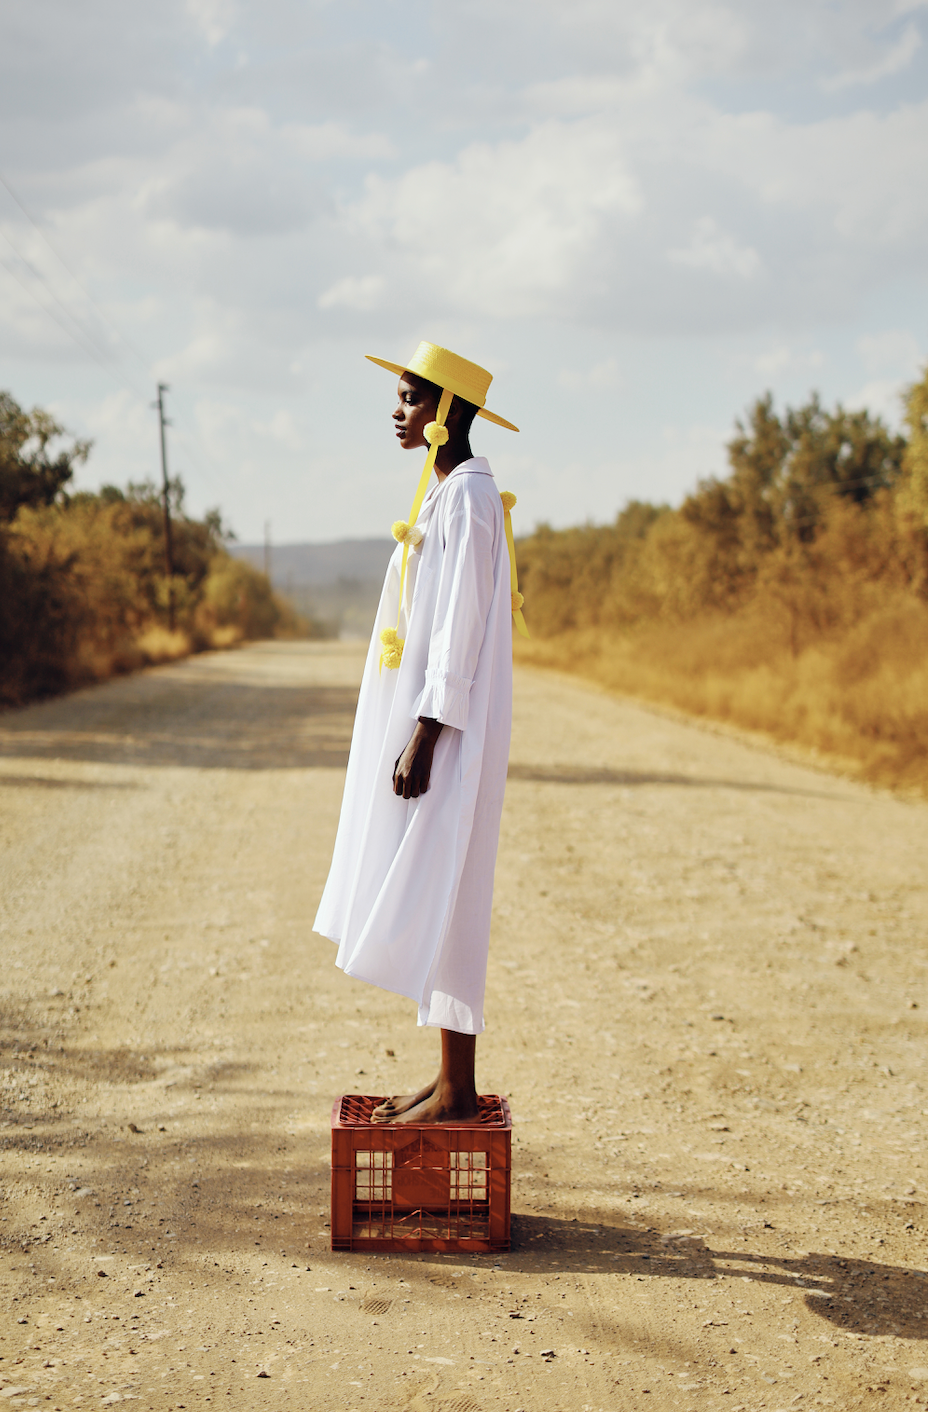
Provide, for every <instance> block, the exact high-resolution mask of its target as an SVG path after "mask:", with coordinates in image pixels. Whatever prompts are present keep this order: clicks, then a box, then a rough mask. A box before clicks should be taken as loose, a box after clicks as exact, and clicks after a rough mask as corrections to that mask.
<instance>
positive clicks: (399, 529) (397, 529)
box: [390, 520, 409, 544]
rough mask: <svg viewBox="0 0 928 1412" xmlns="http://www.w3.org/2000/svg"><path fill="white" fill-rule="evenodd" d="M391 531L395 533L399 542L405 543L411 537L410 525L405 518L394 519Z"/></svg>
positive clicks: (394, 536)
mask: <svg viewBox="0 0 928 1412" xmlns="http://www.w3.org/2000/svg"><path fill="white" fill-rule="evenodd" d="M390 533H391V534H392V535H393V538H394V539H395V540H396V542H397V544H405V543H406V541H407V539H408V538H409V525H407V523H406V521H405V520H394V521H393V524H392V525H391V526H390Z"/></svg>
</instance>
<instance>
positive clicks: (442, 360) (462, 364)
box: [406, 340, 493, 407]
mask: <svg viewBox="0 0 928 1412" xmlns="http://www.w3.org/2000/svg"><path fill="white" fill-rule="evenodd" d="M406 368H407V370H408V371H409V372H411V373H417V374H418V375H419V377H423V378H426V379H428V381H429V382H434V383H437V384H438V386H439V387H444V388H447V389H448V391H449V392H453V393H455V394H456V395H457V396H458V397H463V398H464V401H465V402H473V404H474V405H475V406H476V407H483V406H485V405H486V400H487V392H488V390H489V387H490V383H491V382H492V381H493V374H492V373H488V372H487V370H486V368H481V367H480V364H479V363H471V362H469V361H468V359H467V358H462V357H461V356H460V354H458V353H452V352H451V349H450V348H441V347H439V345H438V344H437V343H427V342H426V341H425V340H423V341H422V342H421V343H420V344H419V347H418V348H417V349H416V351H415V353H414V354H413V355H412V357H411V358H410V360H409V362H408V363H407V364H406Z"/></svg>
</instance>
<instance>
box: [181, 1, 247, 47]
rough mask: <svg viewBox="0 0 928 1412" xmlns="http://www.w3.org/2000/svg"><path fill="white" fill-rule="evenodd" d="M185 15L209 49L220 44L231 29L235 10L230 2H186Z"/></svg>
mask: <svg viewBox="0 0 928 1412" xmlns="http://www.w3.org/2000/svg"><path fill="white" fill-rule="evenodd" d="M186 3H187V13H188V15H189V16H190V18H191V19H192V20H193V22H194V24H195V25H196V26H197V27H198V28H199V30H200V32H201V33H202V35H203V37H204V39H205V40H206V42H207V44H208V45H209V46H210V48H211V49H214V48H215V47H216V45H217V44H221V43H222V41H223V40H224V39H225V38H226V36H227V35H228V33H229V30H230V29H231V28H232V24H233V21H234V17H235V8H234V6H233V5H232V4H231V0H186Z"/></svg>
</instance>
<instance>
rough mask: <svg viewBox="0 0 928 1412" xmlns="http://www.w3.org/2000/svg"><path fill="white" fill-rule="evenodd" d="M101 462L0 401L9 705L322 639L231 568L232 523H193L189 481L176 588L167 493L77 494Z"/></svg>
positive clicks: (252, 577)
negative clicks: (246, 648)
mask: <svg viewBox="0 0 928 1412" xmlns="http://www.w3.org/2000/svg"><path fill="white" fill-rule="evenodd" d="M90 450H91V443H90V442H89V441H83V440H75V439H72V438H69V437H68V435H67V433H66V431H65V428H64V427H63V426H61V425H60V423H58V422H57V421H56V420H55V418H54V417H52V416H51V415H50V414H49V413H48V412H46V411H43V410H42V409H40V408H34V409H33V410H32V411H26V410H24V409H23V408H22V407H21V406H20V405H19V404H18V403H17V402H16V400H15V399H14V398H13V397H12V396H11V394H10V393H8V392H0V703H5V704H8V705H10V704H20V703H22V702H24V701H28V700H33V699H35V698H37V697H42V696H48V695H52V694H54V693H56V692H60V691H63V690H66V689H68V688H70V687H74V686H77V685H80V684H82V683H87V682H92V681H100V680H104V679H105V678H107V677H109V676H111V675H112V674H113V673H115V672H120V671H129V670H132V669H134V668H137V667H140V666H143V665H145V664H146V663H150V662H157V661H165V660H169V659H171V658H176V657H179V656H183V655H185V654H186V653H188V652H191V651H197V650H202V649H204V648H208V647H222V646H229V645H231V644H232V643H234V642H236V641H239V640H241V639H246V638H263V637H272V636H275V635H302V636H305V635H314V634H318V632H319V628H318V625H315V624H312V623H308V622H306V621H305V620H302V619H298V618H297V617H296V615H295V614H294V613H293V611H292V609H290V608H289V607H288V605H286V604H285V603H284V602H282V601H281V600H280V599H279V598H278V597H277V596H276V595H275V594H274V593H273V591H272V589H271V585H270V583H269V582H268V580H267V578H266V577H265V575H264V574H261V573H259V572H258V571H257V570H256V569H255V568H253V567H252V566H251V565H250V564H247V563H245V562H243V561H242V560H239V559H235V558H233V557H232V556H231V555H230V554H229V552H228V547H227V546H228V542H229V539H230V536H229V534H228V532H227V530H226V529H225V528H224V526H223V524H222V519H221V516H220V513H219V511H218V510H214V511H210V512H209V513H207V514H206V515H205V516H204V517H203V518H202V519H200V520H198V519H195V518H193V517H191V516H190V515H188V514H187V513H186V511H185V508H184V487H183V484H182V482H181V481H180V480H179V479H174V480H173V481H172V482H171V484H170V489H169V494H170V504H171V513H172V523H173V539H174V552H173V561H174V573H173V576H172V578H171V579H170V581H169V580H168V577H167V575H166V572H165V553H164V524H163V514H162V503H161V497H160V494H159V492H158V490H157V489H156V487H155V486H154V485H153V484H152V483H151V482H149V481H145V482H142V483H140V484H132V483H130V484H129V485H128V486H127V487H126V488H125V489H122V488H120V487H117V486H113V485H106V486H103V487H102V488H101V489H100V490H99V491H96V492H90V491H74V490H73V489H72V488H71V487H72V482H73V478H74V471H75V468H76V467H77V466H78V465H80V464H81V463H82V462H83V461H85V460H86V459H87V457H88V455H89V454H90ZM169 598H170V599H173V610H174V623H175V628H174V631H173V632H172V631H170V630H169V628H168V626H167V624H168V607H169Z"/></svg>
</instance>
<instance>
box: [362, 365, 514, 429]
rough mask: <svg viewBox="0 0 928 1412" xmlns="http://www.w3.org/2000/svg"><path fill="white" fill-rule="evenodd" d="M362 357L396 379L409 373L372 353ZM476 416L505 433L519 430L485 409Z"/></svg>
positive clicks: (416, 374)
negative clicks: (494, 424)
mask: <svg viewBox="0 0 928 1412" xmlns="http://www.w3.org/2000/svg"><path fill="white" fill-rule="evenodd" d="M364 356H365V358H366V359H367V360H368V362H369V363H376V364H377V366H378V368H386V370H387V372H388V373H396V375H397V377H402V376H403V374H404V373H408V372H409V369H408V368H407V367H405V366H404V365H403V364H402V363H389V362H387V360H386V358H375V357H374V355H373V353H365V355H364ZM420 376H421V374H420V373H413V377H420ZM464 400H466V399H464ZM477 416H478V417H485V418H486V420H487V421H488V422H495V423H496V425H497V426H498V427H505V428H506V430H507V431H518V430H519V428H518V427H517V426H515V425H514V424H513V423H512V422H507V421H506V418H505V417H500V416H498V415H497V414H496V412H490V411H489V410H488V409H487V408H486V407H478V408H477Z"/></svg>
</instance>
